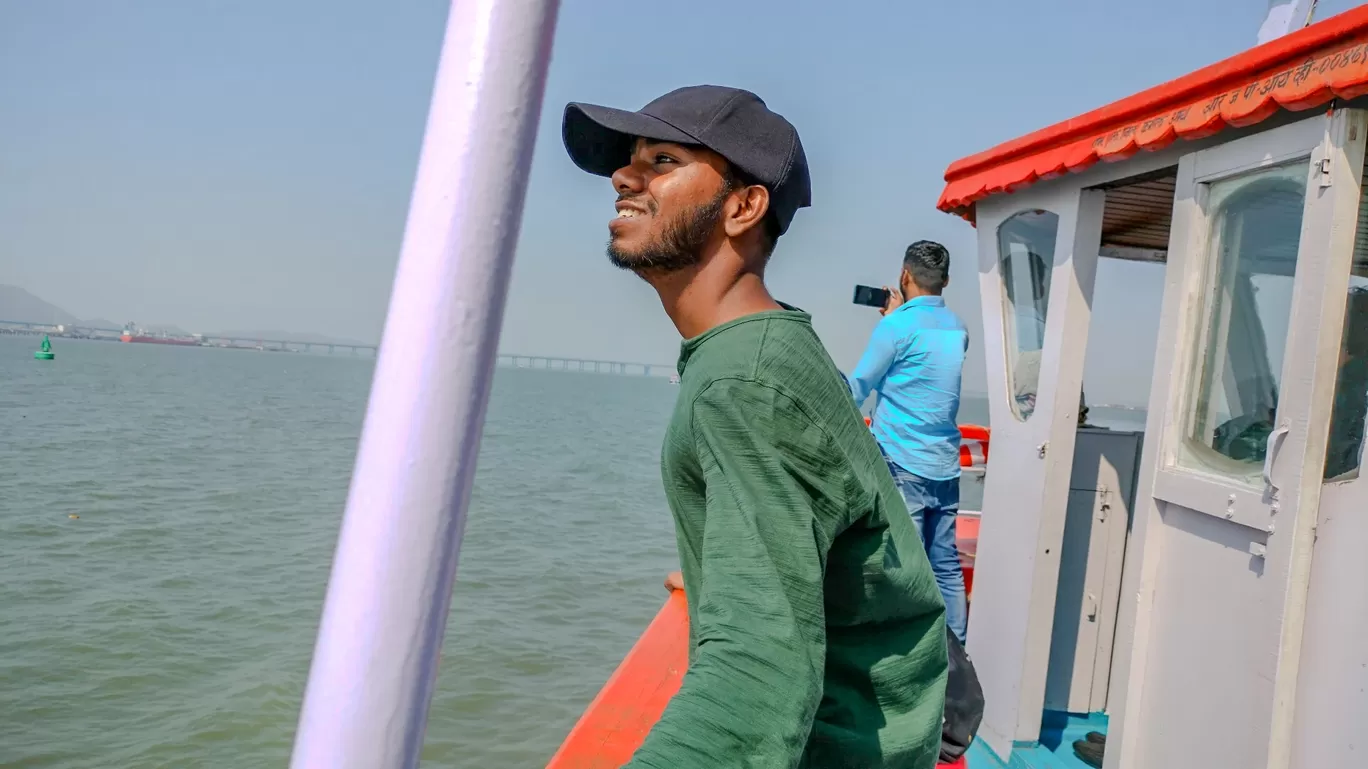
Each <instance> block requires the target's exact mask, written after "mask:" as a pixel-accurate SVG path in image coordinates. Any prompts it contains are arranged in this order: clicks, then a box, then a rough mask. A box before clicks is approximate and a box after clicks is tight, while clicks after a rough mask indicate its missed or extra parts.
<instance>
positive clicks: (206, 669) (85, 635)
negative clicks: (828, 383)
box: [0, 336, 1143, 769]
mask: <svg viewBox="0 0 1368 769" xmlns="http://www.w3.org/2000/svg"><path fill="white" fill-rule="evenodd" d="M37 342H38V340H37V339H35V338H33V337H14V336H0V621H2V622H3V624H2V625H0V628H3V630H0V766H3V767H6V769H12V768H17V767H45V768H46V767H51V768H53V769H121V768H123V767H133V768H136V769H144V768H148V769H151V768H157V767H165V768H166V769H196V768H198V767H205V768H207V769H214V768H216V767H232V768H233V769H248V768H253V767H280V766H285V765H286V762H287V760H288V756H289V750H290V744H291V740H292V737H293V733H294V727H295V720H296V718H297V716H298V710H299V701H300V697H301V694H302V692H303V687H304V681H305V676H306V674H307V670H308V660H309V655H310V652H311V650H312V647H313V641H314V632H315V629H316V627H317V621H318V616H319V611H320V609H321V605H322V603H321V602H322V597H323V590H324V585H325V580H326V577H327V572H328V567H329V563H330V560H331V557H332V548H333V543H334V540H335V538H336V534H337V527H338V523H339V521H340V516H341V510H342V505H343V502H344V500H345V497H346V487H347V481H348V478H349V477H350V474H351V469H352V459H353V455H354V452H355V448H356V438H357V435H358V434H359V430H360V424H361V417H362V414H363V412H364V410H365V396H366V391H367V388H368V387H369V383H370V375H371V363H370V361H369V360H365V359H360V358H352V357H350V356H336V357H328V356H306V355H290V354H268V353H258V352H247V351H232V350H209V349H198V348H171V347H158V346H153V345H126V344H115V343H98V342H76V341H69V340H58V342H57V344H56V345H55V349H56V352H57V360H56V361H54V362H52V363H42V362H38V361H34V360H33V358H32V354H31V352H32V350H33V349H34V348H35V347H36V345H37ZM677 391H678V388H676V387H674V386H672V385H670V384H669V383H668V382H667V381H665V380H664V379H645V378H639V377H616V376H599V375H592V374H572V373H559V372H544V371H526V370H503V371H500V372H499V375H498V377H497V379H496V382H495V389H494V394H493V400H492V403H491V405H490V412H489V419H488V423H487V427H486V431H485V440H484V444H483V448H482V454H481V458H480V467H479V473H478V476H477V479H476V490H475V494H474V498H473V502H472V509H471V513H470V519H469V524H468V527H467V530H466V539H465V546H464V548H463V550H462V559H461V565H460V573H459V577H458V580H457V586H456V597H455V602H454V606H453V610H452V619H451V625H450V629H449V632H448V635H447V643H446V647H445V651H444V654H443V661H442V668H441V678H440V681H439V687H438V692H437V695H436V698H435V701H434V704H433V710H432V715H431V719H430V721H429V724H428V730H427V746H426V750H425V752H424V765H425V766H439V767H470V768H471V769H505V768H512V767H541V766H544V765H545V761H546V759H547V758H548V757H549V756H550V754H551V753H552V752H554V750H555V748H556V746H557V745H558V744H559V743H560V740H561V739H562V738H563V737H564V736H565V733H566V732H567V730H568V729H569V728H570V727H571V725H573V723H574V721H575V719H576V718H577V717H578V715H579V714H580V712H581V711H582V710H583V709H584V706H585V705H586V704H587V703H588V702H589V700H590V699H591V698H592V697H593V695H594V693H595V692H596V691H597V690H598V688H599V686H600V685H602V683H603V681H604V680H605V679H606V678H607V676H608V674H609V673H610V672H611V671H612V669H613V667H614V666H615V664H616V663H617V661H618V660H620V659H621V658H622V655H623V654H624V653H626V651H627V650H628V649H629V648H630V647H631V645H632V642H633V641H634V640H635V639H636V637H637V635H638V634H639V633H640V632H641V630H642V628H643V627H644V626H645V625H646V623H647V622H648V621H649V620H650V618H651V616H652V615H653V614H654V613H655V611H656V609H657V608H658V607H659V606H660V603H661V602H662V601H663V599H664V591H663V589H662V588H661V587H660V584H661V579H662V577H663V575H664V573H665V572H666V571H667V570H669V569H671V568H673V565H674V563H675V560H676V559H675V554H674V543H673V533H672V528H671V526H670V523H669V516H668V513H667V512H666V509H665V501H664V498H663V496H662V494H661V491H660V481H659V452H660V439H661V436H662V435H663V432H664V427H665V423H666V421H667V419H668V417H669V412H670V410H671V408H672V407H673V404H674V398H675V393H676V392H677ZM986 413H987V405H986V403H985V402H983V401H982V400H966V401H965V403H964V404H963V406H962V409H961V421H965V422H978V423H985V422H986V421H987V417H986ZM1124 416H1125V415H1122V417H1123V418H1124ZM1140 416H1141V419H1143V415H1140ZM964 492H965V493H964V504H965V507H966V508H972V507H974V506H976V505H977V504H978V501H979V500H980V499H981V486H980V485H979V484H978V483H977V482H976V481H973V480H966V481H965V482H964ZM74 516H79V517H74Z"/></svg>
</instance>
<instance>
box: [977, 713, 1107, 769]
mask: <svg viewBox="0 0 1368 769" xmlns="http://www.w3.org/2000/svg"><path fill="white" fill-rule="evenodd" d="M1088 732H1101V733H1103V734H1106V733H1107V717H1106V716H1105V715H1103V714H1101V713H1093V714H1091V715H1080V714H1076V713H1058V712H1052V711H1046V712H1045V717H1044V719H1043V721H1042V722H1041V726H1040V742H1039V743H1037V744H1034V745H1019V746H1017V747H1016V748H1015V749H1014V750H1013V751H1012V759H1011V761H1009V762H1007V763H1005V764H1004V763H1003V762H1001V761H999V760H998V758H997V756H995V755H993V752H992V751H991V750H989V749H988V746H987V745H984V744H983V742H982V741H980V740H975V741H974V744H973V745H971V746H969V752H968V753H966V754H965V756H966V757H967V758H968V759H969V769H1090V767H1089V766H1088V765H1087V764H1085V763H1083V762H1082V761H1080V760H1078V757H1077V756H1075V755H1074V752H1073V744H1074V741H1075V740H1081V739H1083V736H1084V735H1086V734H1087V733H1088Z"/></svg>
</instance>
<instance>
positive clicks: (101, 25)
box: [0, 0, 1351, 403]
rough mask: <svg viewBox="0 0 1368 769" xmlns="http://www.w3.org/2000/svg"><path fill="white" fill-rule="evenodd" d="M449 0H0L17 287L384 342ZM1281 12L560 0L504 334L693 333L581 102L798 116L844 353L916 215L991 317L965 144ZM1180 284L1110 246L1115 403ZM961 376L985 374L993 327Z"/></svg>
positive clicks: (602, 349) (8, 205)
mask: <svg viewBox="0 0 1368 769" xmlns="http://www.w3.org/2000/svg"><path fill="white" fill-rule="evenodd" d="M1321 5H1322V10H1321V11H1320V12H1319V14H1318V16H1319V17H1320V18H1325V17H1327V16H1330V15H1332V14H1335V13H1339V12H1341V11H1343V10H1345V9H1347V8H1348V7H1349V6H1350V5H1351V3H1350V2H1349V1H1348V0H1327V1H1326V2H1323V3H1322V4H1321ZM446 7H447V4H446V3H445V2H443V1H442V0H404V2H397V3H395V2H380V1H379V0H367V1H363V0H326V2H324V1H323V0H284V1H282V0H233V1H231V2H230V1H229V0H220V1H217V2H212V1H210V0H124V1H122V2H119V1H115V0H107V1H103V2H101V1H96V0H84V1H82V2H75V1H73V0H4V2H0V283H14V284H18V285H20V286H23V287H25V288H27V289H29V290H30V291H32V292H34V293H36V294H38V295H39V296H42V297H43V298H45V299H47V300H49V301H51V302H53V303H55V304H58V305H60V306H62V307H63V308H65V309H67V310H69V311H71V312H73V313H75V314H77V315H79V316H84V317H95V316H103V317H106V318H108V319H110V320H113V321H116V322H122V321H125V320H136V321H138V322H141V323H144V324H153V323H169V324H176V325H179V326H181V327H184V328H187V329H190V330H202V331H204V330H218V329H230V328H236V329H242V328H254V329H266V328H270V329H286V330H294V331H301V332H303V331H312V332H322V333H331V334H336V335H343V336H351V337H356V338H362V339H375V338H378V336H379V331H380V326H381V324H382V322H383V318H384V310H385V304H386V302H387V300H388V296H389V286H390V279H391V275H392V270H393V267H394V261H395V259H396V256H397V251H398V246H399V241H400V235H401V232H402V228H403V222H404V215H405V210H406V208H407V204H408V195H409V191H410V185H411V182H412V178H413V173H414V166H415V163H416V161H417V153H418V146H419V141H420V139H421V133H422V128H423V123H424V120H425V117H426V109H427V101H428V97H429V91H430V87H431V83H432V77H433V72H434V67H435V64H436V57H437V51H438V47H439V44H440V38H441V33H442V26H443V23H444V19H445V13H446ZM1266 7H1267V4H1266V2H1265V0H1201V2H1194V1H1193V0H1151V1H1150V2H1147V3H1120V2H1095V3H1084V2H1061V1H1060V0H1054V1H1053V2H1051V1H1050V0H1038V1H1037V2H1032V3H1024V2H1020V1H1019V0H978V1H975V0H959V1H958V2H954V3H930V2H909V1H908V0H902V2H841V3H834V2H821V3H818V2H808V3H795V2H793V0H751V1H750V2H743V3H737V2H716V1H714V0H695V2H692V3H689V4H687V7H686V6H682V5H680V4H675V3H669V4H667V3H650V2H638V3H630V4H629V3H614V2H607V1H606V0H565V2H564V5H563V8H562V11H561V20H560V26H559V30H558V32H557V36H556V48H555V58H554V61H553V63H552V68H551V77H550V83H549V87H548V93H547V106H546V108H545V110H544V113H543V118H544V119H543V122H542V126H541V131H540V133H539V138H538V145H537V154H536V160H535V164H534V168H533V172H532V177H531V180H530V187H529V199H528V205H527V209H526V218H525V220H524V224H523V230H522V240H521V246H520V249H519V256H518V264H517V269H516V273H515V277H514V282H513V296H512V299H511V302H510V304H509V310H508V316H507V319H506V323H505V329H504V336H503V347H504V349H505V350H508V351H516V352H521V353H542V354H562V355H571V356H576V355H579V356H591V357H601V358H612V359H619V360H633V361H647V362H670V361H673V360H674V357H675V354H676V351H677V344H678V336H677V335H676V333H675V330H674V328H673V327H672V326H671V325H670V324H669V322H668V321H667V320H666V318H665V316H664V314H663V313H662V312H661V311H660V309H659V306H658V304H657V302H656V299H655V296H654V294H653V293H651V292H650V290H649V289H648V288H647V287H646V286H645V285H644V284H642V283H640V282H639V281H637V280H636V279H635V278H633V277H632V276H630V275H628V274H625V273H621V272H618V271H617V270H615V269H614V268H612V267H611V266H609V264H608V262H607V260H606V259H605V258H604V256H603V244H604V241H605V239H606V236H607V227H606V223H607V221H608V219H609V217H610V216H611V215H612V200H613V195H612V192H611V190H610V188H609V185H608V183H607V182H606V181H605V180H603V179H598V178H595V177H590V176H587V175H585V174H583V173H581V172H579V171H578V170H577V169H575V167H574V166H573V165H572V164H571V163H570V161H569V160H568V159H567V158H566V157H565V152H564V150H563V149H562V147H561V144H560V136H559V126H560V115H561V109H562V107H563V106H564V104H565V102H567V101H570V100H577V101H591V102H597V103H604V104H610V105H615V106H622V107H629V108H633V109H635V108H638V107H640V106H642V105H643V104H645V103H646V102H647V101H649V100H650V99H652V98H654V97H655V96H658V95H659V94H661V93H663V92H665V91H667V90H670V89H672V88H675V87H677V86H681V85H690V84H697V83H720V84H726V85H734V86H740V87H744V88H749V89H751V90H753V91H755V92H757V93H759V94H760V95H761V96H762V97H763V98H764V99H765V100H766V101H767V102H768V103H769V104H770V105H771V106H772V107H773V108H775V109H776V110H778V111H780V112H782V113H783V114H784V115H786V116H787V117H788V118H789V119H790V120H791V121H793V123H794V124H795V125H796V126H797V127H798V129H799V131H800V133H801V134H802V137H803V142H804V145H805V146H806V148H807V154H808V158H809V161H810V163H811V165H812V177H813V199H814V206H813V207H812V208H811V209H807V210H805V211H803V212H801V213H800V214H799V215H798V218H797V219H796V221H795V223H794V225H793V227H792V229H790V231H789V234H787V235H786V236H785V237H784V238H783V239H782V240H781V241H780V244H779V249H778V251H777V253H776V255H775V257H774V260H773V262H772V266H771V271H770V280H771V284H772V287H773V288H774V290H775V293H776V294H777V295H778V296H779V297H780V298H781V299H784V300H785V301H788V302H790V303H792V304H796V305H798V306H800V307H802V308H804V309H806V310H808V311H810V312H812V313H813V315H814V317H815V322H816V325H817V329H818V331H819V333H820V334H821V335H822V338H823V340H824V341H825V342H826V344H827V346H828V348H829V349H830V350H831V352H832V354H833V355H834V356H835V358H836V360H837V363H839V364H840V365H842V366H843V367H849V366H850V365H852V364H853V363H854V361H855V359H856V358H857V357H858V356H859V353H860V351H861V349H862V347H863V345H864V342H865V341H866V339H867V336H868V334H869V331H870V329H871V328H872V327H873V325H874V322H875V321H876V320H877V315H876V314H875V313H874V312H873V311H871V310H868V309H864V308H859V307H854V306H852V305H851V304H850V292H851V286H852V285H853V284H855V283H857V282H858V283H872V284H875V285H878V284H882V283H888V282H891V281H892V280H893V279H894V278H895V277H896V275H897V270H898V265H899V261H900V259H901V253H902V249H903V248H904V247H905V246H906V245H907V243H908V242H910V241H912V240H916V239H919V238H931V239H935V240H940V241H942V242H944V243H945V244H946V245H947V246H948V247H949V248H950V250H951V253H952V260H953V265H954V266H953V269H952V271H951V275H952V282H951V287H950V289H949V290H948V299H949V302H950V304H951V306H952V307H953V308H954V309H956V310H957V311H959V312H960V314H961V315H963V316H964V318H965V320H966V321H967V322H968V323H969V326H970V329H971V332H972V333H973V334H974V336H975V338H976V339H977V338H978V337H979V336H980V321H979V306H978V301H979V299H978V281H977V275H976V273H975V269H974V264H973V262H974V256H973V247H974V230H973V229H972V228H970V227H969V226H968V225H967V224H965V223H963V222H961V221H960V220H958V219H956V218H953V217H951V216H947V215H945V214H942V213H940V212H938V211H937V210H936V209H935V201H936V198H937V196H938V194H939V192H940V189H941V174H942V172H943V171H944V169H945V166H946V165H947V164H948V163H949V162H951V161H952V160H955V159H956V158H959V157H961V156H963V155H967V154H970V153H973V152H977V151H979V150H982V149H986V148H987V147H989V146H991V145H993V144H995V143H997V142H1000V141H1003V140H1006V139H1011V138H1013V137H1015V136H1017V135H1020V134H1023V133H1026V132H1029V131H1031V130H1034V129H1036V128H1040V127H1043V126H1045V125H1048V124H1050V123H1053V122H1057V121H1059V120H1062V119H1065V118H1068V117H1071V116H1073V115H1075V114H1078V113H1080V112H1084V111H1086V110H1089V109H1092V108H1094V107H1098V106H1101V105H1102V104H1104V103H1106V102H1109V101H1112V100H1114V99H1117V98H1121V97H1124V96H1126V95H1128V94H1130V93H1133V92H1135V91H1138V90H1141V89H1143V88H1145V87H1148V86H1151V85H1154V84H1156V83H1159V82H1162V81H1164V80H1168V79H1170V78H1173V77H1176V76H1179V75H1182V74H1184V73H1186V72H1188V71H1190V70H1192V69H1195V68H1197V67H1200V66H1202V65H1204V64H1208V63H1211V62H1213V61H1216V60H1218V59H1221V58H1224V57H1226V56H1229V55H1231V54H1233V53H1236V52H1238V51H1240V50H1242V49H1244V48H1248V47H1250V46H1251V45H1252V44H1253V43H1254V40H1255V35H1256V32H1257V30H1258V26H1259V23H1260V21H1261V20H1262V17H1263V14H1264V12H1265V10H1266ZM681 9H684V10H681ZM1160 287H1161V269H1160V268H1159V267H1156V266H1152V265H1131V264H1125V263H1118V262H1114V261H1112V260H1104V265H1103V267H1102V269H1101V271H1100V274H1099V277H1098V286H1097V295H1096V300H1097V302H1096V305H1095V306H1096V308H1097V314H1096V315H1095V321H1094V325H1093V331H1092V342H1091V344H1090V350H1089V356H1088V367H1087V376H1086V389H1087V392H1088V397H1089V400H1090V401H1092V402H1107V401H1110V402H1130V403H1139V402H1143V400H1144V398H1145V393H1146V392H1147V390H1148V386H1149V381H1150V364H1151V361H1152V358H1153V348H1154V336H1155V331H1156V329H1157V319H1156V317H1155V315H1156V314H1157V312H1158V308H1159V291H1160ZM966 377H967V378H966V386H967V387H968V388H969V389H971V390H981V389H982V388H983V384H982V380H983V358H982V347H981V346H978V345H976V346H975V347H974V350H973V352H972V353H971V356H970V362H969V363H968V365H967V369H966Z"/></svg>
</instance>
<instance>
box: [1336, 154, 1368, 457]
mask: <svg viewBox="0 0 1368 769" xmlns="http://www.w3.org/2000/svg"><path fill="white" fill-rule="evenodd" d="M1351 269H1352V270H1353V272H1352V274H1351V275H1350V276H1349V297H1348V300H1347V303H1346V305H1345V308H1344V336H1343V337H1342V341H1341V342H1340V354H1339V368H1338V371H1337V374H1336V377H1335V402H1334V405H1333V406H1332V407H1331V411H1330V438H1329V443H1328V445H1327V446H1326V447H1325V448H1326V450H1325V480H1327V481H1332V480H1333V481H1347V480H1352V479H1354V478H1357V477H1359V472H1360V469H1361V467H1362V466H1363V437H1364V430H1365V427H1368V173H1366V174H1364V188H1363V189H1361V190H1360V191H1359V211H1358V231H1357V232H1356V233H1355V237H1354V262H1353V266H1352V268H1351Z"/></svg>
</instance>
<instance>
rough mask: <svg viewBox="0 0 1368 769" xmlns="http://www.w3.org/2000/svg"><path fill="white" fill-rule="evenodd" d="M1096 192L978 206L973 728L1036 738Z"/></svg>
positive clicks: (1017, 197)
mask: <svg viewBox="0 0 1368 769" xmlns="http://www.w3.org/2000/svg"><path fill="white" fill-rule="evenodd" d="M1104 200H1105V193H1103V192H1101V191H1098V190H1082V189H1079V188H1078V187H1069V186H1067V185H1063V184H1060V185H1041V186H1039V187H1037V188H1033V189H1027V190H1023V191H1021V192H1019V193H1016V194H1013V195H1008V196H1002V197H1001V198H998V199H992V198H990V199H988V200H984V201H981V202H980V203H979V207H978V230H979V276H980V289H981V292H982V303H983V322H984V339H983V350H984V354H985V355H986V359H987V374H988V376H987V380H988V389H989V393H988V397H989V408H990V418H991V420H992V421H991V425H992V430H993V434H992V442H991V448H990V451H989V456H988V469H987V475H986V478H985V481H984V483H985V486H984V491H983V522H982V527H981V529H980V530H979V541H978V555H977V557H976V559H975V563H976V576H975V579H974V596H973V608H972V609H971V610H970V613H969V643H968V650H969V653H970V654H971V655H973V658H974V665H975V667H976V669H977V673H978V677H979V682H980V683H981V684H982V686H983V690H984V701H985V709H984V716H983V723H982V725H981V726H980V729H979V736H980V737H981V738H982V739H983V740H984V742H986V743H987V744H988V746H989V747H990V748H991V749H992V750H993V752H995V753H997V755H998V756H999V757H1000V758H1002V759H1004V760H1006V759H1007V757H1008V756H1009V755H1010V753H1011V750H1012V746H1013V745H1014V744H1016V743H1020V742H1032V741H1034V740H1035V739H1037V737H1038V736H1039V733H1040V723H1041V708H1042V706H1043V704H1044V701H1045V681H1046V672H1047V668H1048V666H1049V657H1050V635H1051V629H1052V627H1053V623H1054V609H1055V593H1056V589H1057V585H1058V577H1059V563H1060V558H1059V557H1060V551H1061V549H1062V545H1063V537H1064V522H1065V508H1066V507H1067V503H1068V494H1069V474H1070V472H1071V470H1072V466H1073V448H1074V438H1075V435H1076V433H1077V426H1078V406H1079V392H1080V387H1081V385H1082V377H1083V353H1084V350H1085V349H1086V348H1087V345H1088V325H1089V319H1090V312H1091V310H1090V306H1089V305H1090V303H1091V298H1092V288H1093V278H1094V276H1095V275H1096V269H1097V259H1098V251H1099V245H1100V242H1101V237H1102V234H1101V233H1102V229H1101V228H1102V207H1103V203H1104Z"/></svg>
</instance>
